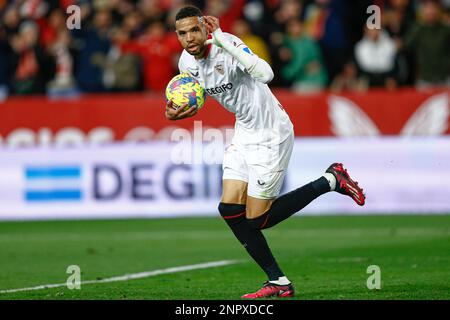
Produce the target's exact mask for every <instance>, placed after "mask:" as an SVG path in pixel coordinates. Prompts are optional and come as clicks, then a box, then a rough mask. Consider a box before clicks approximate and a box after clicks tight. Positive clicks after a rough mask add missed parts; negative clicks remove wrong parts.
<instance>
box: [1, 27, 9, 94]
mask: <svg viewBox="0 0 450 320" xmlns="http://www.w3.org/2000/svg"><path fill="white" fill-rule="evenodd" d="M10 57H11V47H10V45H9V43H8V41H7V39H6V31H5V29H4V28H2V27H1V26H0V101H2V100H3V99H4V98H5V97H6V96H7V95H8V93H9V86H10V80H11V61H10Z"/></svg>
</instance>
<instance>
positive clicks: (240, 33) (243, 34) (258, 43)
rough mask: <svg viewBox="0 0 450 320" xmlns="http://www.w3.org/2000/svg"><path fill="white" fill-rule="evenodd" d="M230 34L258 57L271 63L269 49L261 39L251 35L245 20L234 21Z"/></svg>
mask: <svg viewBox="0 0 450 320" xmlns="http://www.w3.org/2000/svg"><path fill="white" fill-rule="evenodd" d="M232 33H233V34H234V35H235V36H237V37H238V38H240V39H241V40H242V41H243V42H244V43H245V44H246V45H247V46H248V47H249V48H250V50H251V51H253V52H254V53H255V54H256V55H257V56H258V57H260V58H261V59H264V60H266V61H267V62H268V63H269V64H270V63H271V59H270V53H269V49H268V48H267V45H266V43H265V42H264V40H263V39H261V38H260V37H258V36H257V35H255V34H253V33H252V32H251V30H250V26H249V24H248V23H247V22H246V21H245V20H241V19H239V20H236V21H235V22H234V24H233V26H232Z"/></svg>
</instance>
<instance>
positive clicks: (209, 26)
mask: <svg viewBox="0 0 450 320" xmlns="http://www.w3.org/2000/svg"><path fill="white" fill-rule="evenodd" d="M203 19H204V22H205V26H206V31H208V33H213V32H214V31H216V30H217V29H220V25H219V19H218V18H216V17H213V16H204V17H203Z"/></svg>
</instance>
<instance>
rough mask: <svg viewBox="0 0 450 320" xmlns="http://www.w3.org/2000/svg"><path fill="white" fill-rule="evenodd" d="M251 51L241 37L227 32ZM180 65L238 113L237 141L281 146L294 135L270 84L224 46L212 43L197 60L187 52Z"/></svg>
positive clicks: (182, 70)
mask: <svg viewBox="0 0 450 320" xmlns="http://www.w3.org/2000/svg"><path fill="white" fill-rule="evenodd" d="M224 34H225V36H226V37H227V38H228V39H229V40H230V41H231V42H232V43H233V44H234V45H235V46H236V47H241V46H242V49H243V50H244V51H246V52H248V53H249V54H253V53H251V52H250V50H249V49H248V47H247V46H246V45H245V44H244V43H243V42H242V40H240V39H239V38H238V37H236V36H234V35H232V34H228V33H224ZM178 68H179V69H180V73H188V74H190V75H191V76H193V77H194V78H195V79H197V80H198V81H199V83H200V85H201V86H202V87H203V88H204V89H205V91H206V93H207V94H208V95H209V96H211V97H212V98H214V99H215V100H217V101H218V102H219V103H220V104H221V105H222V106H223V107H225V108H226V109H227V110H228V111H230V112H232V113H234V114H235V116H236V124H235V135H234V138H233V144H238V145H243V146H245V145H253V144H257V145H268V146H270V145H277V144H279V143H281V142H283V141H284V140H286V139H287V138H289V137H290V136H291V135H292V132H293V125H292V123H291V121H290V119H289V116H288V115H287V113H286V112H285V111H284V109H283V108H282V106H281V104H280V103H279V102H278V100H277V98H276V97H275V96H274V95H273V93H272V92H271V91H270V89H269V87H268V85H267V84H264V83H262V82H259V81H257V80H255V79H253V78H252V77H251V76H250V74H249V73H248V72H247V71H246V70H245V68H244V67H243V66H242V65H241V64H240V63H239V62H238V61H237V60H236V58H234V57H233V56H232V55H231V54H229V53H228V52H226V51H225V50H224V49H222V48H220V47H218V46H216V45H211V47H210V51H209V53H208V55H207V56H206V57H205V58H204V59H200V60H196V59H195V57H194V56H192V55H190V54H189V53H188V52H187V51H186V50H184V51H183V53H182V55H181V57H180V60H179V63H178Z"/></svg>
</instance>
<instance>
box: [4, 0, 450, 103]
mask: <svg viewBox="0 0 450 320" xmlns="http://www.w3.org/2000/svg"><path fill="white" fill-rule="evenodd" d="M185 4H194V5H196V6H198V7H199V8H201V9H202V10H203V11H204V12H205V14H207V15H213V16H217V17H219V18H220V24H221V28H222V30H223V31H225V32H230V33H233V34H235V35H237V36H238V37H240V38H241V39H242V40H243V41H244V42H245V43H247V45H248V46H249V47H250V49H251V50H252V51H254V52H255V53H256V54H258V55H259V56H260V57H261V58H264V59H265V60H266V61H268V62H269V63H270V64H271V66H272V68H273V69H274V70H275V71H276V72H275V78H274V80H273V81H272V83H271V86H276V87H286V88H291V89H292V90H294V91H297V92H302V93H310V92H316V91H320V90H323V89H330V90H333V91H341V90H357V91H364V90H367V89H368V88H371V87H384V88H386V89H388V90H395V89H396V88H398V87H399V86H416V87H417V88H428V87H435V86H447V87H448V86H450V55H449V53H450V0H440V1H439V0H355V1H349V0H198V1H197V0H192V1H181V0H0V96H7V95H11V94H12V95H25V94H44V93H47V94H49V95H71V94H74V93H78V92H128V91H154V92H160V91H161V90H163V89H164V88H165V86H166V84H167V83H168V82H169V80H170V79H171V78H172V77H173V76H174V75H175V74H176V73H177V71H178V68H177V61H178V57H179V54H180V53H181V50H182V48H181V46H180V44H179V43H178V40H177V37H176V34H175V32H174V19H175V14H176V12H177V10H178V9H179V8H180V7H182V6H183V5H185ZM71 5H77V6H78V8H80V24H81V28H79V29H77V28H75V29H70V28H68V25H70V23H68V19H75V18H74V16H72V14H73V11H70V12H69V13H67V11H66V9H67V8H68V7H69V6H71ZM370 5H377V6H378V7H379V8H380V9H381V17H380V18H381V19H380V21H381V29H369V28H368V27H367V21H368V18H369V17H370V16H371V14H372V13H373V12H370V13H367V8H368V6H370ZM372 19H373V17H372ZM73 21H76V20H72V22H73ZM372 21H375V22H376V20H372Z"/></svg>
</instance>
